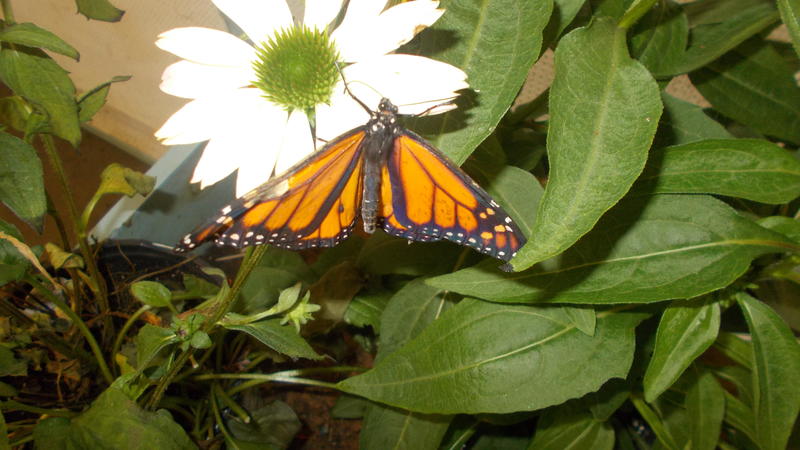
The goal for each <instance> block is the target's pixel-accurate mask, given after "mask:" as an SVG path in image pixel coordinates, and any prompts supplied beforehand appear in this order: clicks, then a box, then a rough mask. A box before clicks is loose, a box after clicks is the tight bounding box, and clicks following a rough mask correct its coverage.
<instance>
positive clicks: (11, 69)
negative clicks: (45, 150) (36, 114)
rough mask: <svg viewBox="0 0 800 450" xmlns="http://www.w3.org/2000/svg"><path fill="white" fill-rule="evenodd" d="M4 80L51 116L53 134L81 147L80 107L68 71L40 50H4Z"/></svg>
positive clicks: (0, 58)
mask: <svg viewBox="0 0 800 450" xmlns="http://www.w3.org/2000/svg"><path fill="white" fill-rule="evenodd" d="M0 79H2V81H3V82H4V83H5V84H6V85H7V86H8V87H10V88H11V89H12V90H13V91H14V93H15V94H17V95H19V96H21V97H24V98H25V99H26V100H28V101H30V102H31V103H33V104H34V105H35V106H36V107H37V108H41V109H42V111H43V112H45V113H46V114H47V121H48V123H49V124H50V127H51V129H52V132H53V134H55V135H56V136H58V137H60V138H62V139H64V140H66V141H68V142H69V143H70V144H72V146H73V147H77V146H78V143H79V142H80V140H81V129H80V124H79V122H78V105H77V103H76V102H75V86H74V85H73V84H72V80H70V78H69V75H68V74H67V71H66V70H64V69H62V68H61V67H60V66H59V65H58V64H57V63H56V62H55V61H53V60H52V59H51V58H50V57H49V56H47V55H46V54H44V52H42V51H40V50H36V49H24V48H21V49H11V48H4V49H2V51H0Z"/></svg>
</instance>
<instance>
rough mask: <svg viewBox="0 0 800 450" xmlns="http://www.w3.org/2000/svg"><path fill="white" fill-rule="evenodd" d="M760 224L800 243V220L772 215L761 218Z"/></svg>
mask: <svg viewBox="0 0 800 450" xmlns="http://www.w3.org/2000/svg"><path fill="white" fill-rule="evenodd" d="M758 224H759V225H761V226H762V227H764V228H767V229H770V230H773V231H777V232H778V233H781V234H783V235H784V236H786V237H788V238H791V239H792V240H793V241H795V242H796V243H800V222H798V221H797V220H794V219H792V218H790V217H785V216H770V217H764V218H762V219H759V220H758Z"/></svg>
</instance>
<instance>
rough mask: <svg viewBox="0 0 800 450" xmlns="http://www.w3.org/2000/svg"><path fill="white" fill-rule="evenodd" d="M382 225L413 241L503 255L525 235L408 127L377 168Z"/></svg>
mask: <svg viewBox="0 0 800 450" xmlns="http://www.w3.org/2000/svg"><path fill="white" fill-rule="evenodd" d="M380 216H381V219H382V220H381V225H382V227H383V229H384V230H385V231H386V232H387V233H389V234H392V235H395V236H401V237H404V238H406V239H410V240H412V241H437V240H440V239H447V240H449V241H453V242H456V243H458V244H461V245H467V246H469V247H472V248H474V249H475V250H478V251H479V252H482V253H485V254H487V255H491V256H493V257H495V258H498V259H501V260H503V261H509V260H510V259H511V258H512V257H513V256H514V255H515V254H516V252H517V250H518V249H519V248H520V247H521V246H522V245H523V244H524V243H525V236H524V235H523V234H522V232H521V231H520V230H519V228H518V227H517V225H516V224H515V223H514V221H513V219H511V217H510V216H509V215H508V214H506V212H505V211H504V210H503V208H501V207H500V205H498V204H497V202H495V201H494V200H493V199H492V198H491V197H490V196H489V194H487V193H486V191H484V190H483V189H481V187H480V186H478V184H477V183H475V182H474V181H473V180H472V179H471V178H470V177H469V176H468V175H467V174H466V173H464V172H463V171H462V170H461V169H460V168H458V166H456V165H455V164H454V163H452V162H451V161H450V160H449V159H447V157H446V156H444V155H442V154H441V153H440V152H439V151H438V150H436V149H435V148H433V147H432V146H431V145H429V144H428V143H426V142H425V141H424V140H423V139H422V138H421V137H419V136H417V135H416V134H414V133H412V132H410V131H404V132H402V133H400V134H399V135H398V136H397V137H396V138H395V140H394V148H393V149H392V152H391V154H390V155H389V158H388V160H387V163H386V165H384V166H383V167H382V172H381V211H380Z"/></svg>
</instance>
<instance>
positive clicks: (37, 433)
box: [33, 417, 70, 450]
mask: <svg viewBox="0 0 800 450" xmlns="http://www.w3.org/2000/svg"><path fill="white" fill-rule="evenodd" d="M69 434H70V421H69V419H67V418H65V417H47V418H45V419H43V420H42V421H40V422H39V423H38V424H36V426H35V427H34V428H33V441H34V443H35V444H36V445H35V448H41V449H45V448H47V449H58V450H61V449H67V448H69V447H68V443H67V439H69Z"/></svg>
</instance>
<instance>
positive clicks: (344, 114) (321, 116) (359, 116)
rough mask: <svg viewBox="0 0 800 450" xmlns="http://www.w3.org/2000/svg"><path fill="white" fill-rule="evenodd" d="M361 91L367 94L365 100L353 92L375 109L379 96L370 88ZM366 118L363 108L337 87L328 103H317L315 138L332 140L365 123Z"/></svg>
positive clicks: (367, 115)
mask: <svg viewBox="0 0 800 450" xmlns="http://www.w3.org/2000/svg"><path fill="white" fill-rule="evenodd" d="M351 90H352V88H351ZM361 93H362V94H368V95H367V97H368V98H367V99H366V101H365V99H362V98H361V95H360V94H359V93H357V92H354V94H355V95H356V96H357V97H358V98H359V99H361V100H362V101H364V102H365V103H366V104H367V106H369V107H370V108H374V109H377V106H378V101H380V98H379V96H377V95H375V93H374V92H373V91H371V90H365V91H364V92H361ZM368 120H369V114H368V113H367V112H366V111H365V110H364V108H362V107H361V105H359V104H358V103H356V101H355V100H353V98H352V97H351V96H350V95H349V94H347V93H344V92H341V89H337V90H336V91H335V93H334V95H333V98H332V99H331V104H330V105H319V106H317V108H316V122H317V130H316V131H317V138H318V139H322V140H324V141H326V142H329V141H332V140H333V139H335V138H336V137H337V136H339V135H341V134H342V133H345V132H347V131H350V130H352V129H353V128H355V127H358V126H361V125H364V124H366V123H367V121H368Z"/></svg>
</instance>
